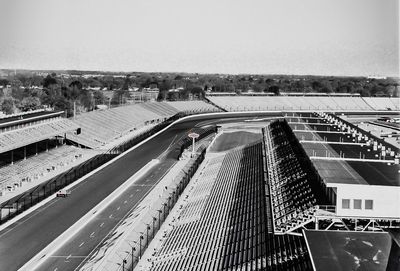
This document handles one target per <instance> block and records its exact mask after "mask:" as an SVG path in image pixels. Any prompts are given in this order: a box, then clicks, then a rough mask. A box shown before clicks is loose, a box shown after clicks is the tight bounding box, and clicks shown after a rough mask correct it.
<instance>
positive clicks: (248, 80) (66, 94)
mask: <svg viewBox="0 0 400 271" xmlns="http://www.w3.org/2000/svg"><path fill="white" fill-rule="evenodd" d="M71 73H72V74H74V76H68V75H70V74H71ZM87 73H88V72H77V71H71V72H66V73H63V74H61V73H60V72H58V73H56V72H49V73H47V74H46V75H42V74H39V73H36V72H32V71H29V72H19V73H17V74H13V73H11V74H9V75H7V76H4V77H2V78H0V87H2V88H1V91H0V106H1V108H0V109H1V111H3V112H4V113H6V114H10V113H14V112H16V111H28V110H32V109H38V108H42V107H51V108H54V109H56V110H64V111H65V112H66V114H67V116H71V115H72V114H73V108H74V105H75V107H76V108H77V110H78V111H90V110H94V109H95V107H96V105H99V104H107V105H111V106H115V105H118V104H123V103H126V102H127V101H129V99H130V96H131V94H130V93H131V91H132V90H133V89H139V90H142V89H144V88H152V89H155V88H157V89H158V90H159V95H158V100H185V99H188V98H189V97H196V98H199V99H201V98H203V97H204V95H205V94H206V92H208V91H211V92H225V93H236V94H241V93H246V92H255V93H273V94H275V95H279V94H281V93H282V92H302V93H303V92H306V93H310V92H316V93H321V92H323V93H333V92H338V93H359V94H360V95H361V96H364V97H368V96H390V97H399V82H398V80H397V79H393V78H386V79H369V78H365V77H326V76H290V75H221V74H188V73H139V72H135V73H124V74H107V73H100V72H91V73H93V74H96V75H93V76H90V75H88V74H87ZM65 74H66V75H67V76H66V75H65ZM116 75H117V76H116ZM171 90H175V91H171Z"/></svg>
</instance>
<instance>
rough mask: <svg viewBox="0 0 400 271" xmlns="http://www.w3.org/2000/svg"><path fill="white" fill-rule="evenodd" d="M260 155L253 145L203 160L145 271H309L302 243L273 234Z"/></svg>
mask: <svg viewBox="0 0 400 271" xmlns="http://www.w3.org/2000/svg"><path fill="white" fill-rule="evenodd" d="M262 153H263V150H262V144H261V143H253V144H249V145H247V146H245V147H240V148H235V149H234V150H231V151H228V152H224V153H222V154H220V153H217V154H215V153H214V154H212V155H211V156H210V157H209V158H208V159H207V161H206V162H205V164H204V166H203V168H202V171H201V172H200V173H199V175H197V178H196V177H195V179H194V182H195V183H194V185H193V187H192V188H191V191H190V192H189V194H188V195H187V196H186V197H185V200H184V201H185V202H184V203H183V204H184V207H183V208H181V210H180V211H179V214H175V215H174V216H175V217H177V219H176V220H175V224H174V226H173V229H172V230H171V231H170V232H168V233H167V234H166V235H164V238H163V240H162V245H161V247H159V250H158V251H156V252H155V253H154V254H153V256H152V257H151V259H148V260H149V261H150V262H151V266H149V267H148V269H149V270H233V269H235V270H236V269H249V270H264V269H266V268H271V269H282V270H283V269H284V270H308V269H309V268H310V263H309V261H308V258H307V252H306V248H305V243H304V241H303V240H302V238H301V237H299V236H293V235H290V236H289V235H286V236H284V235H281V236H278V235H275V234H274V233H273V231H272V226H271V223H272V220H271V215H270V210H269V209H268V208H267V205H266V201H265V195H266V194H268V191H266V189H265V185H264V177H263V162H262ZM238 165H240V166H238ZM178 204H179V203H178ZM156 238H157V237H156Z"/></svg>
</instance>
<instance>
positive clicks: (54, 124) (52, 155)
mask: <svg viewBox="0 0 400 271" xmlns="http://www.w3.org/2000/svg"><path fill="white" fill-rule="evenodd" d="M63 114H64V112H62V111H61V112H53V111H44V110H39V111H34V112H31V113H29V112H26V113H22V114H21V115H13V116H10V117H6V118H2V119H1V120H0V161H1V163H0V209H1V215H0V221H3V219H4V217H5V216H9V215H11V214H12V213H13V212H15V208H14V207H15V206H13V205H12V204H11V205H10V203H13V199H15V198H18V197H19V196H20V195H23V194H24V193H26V192H27V191H30V190H32V189H35V187H37V186H39V185H40V184H41V183H46V182H47V181H49V180H50V179H52V178H54V177H55V176H57V175H59V174H61V173H62V172H65V171H67V170H69V169H71V168H72V167H75V166H77V165H79V164H81V163H83V162H85V161H87V160H88V159H90V158H92V157H94V156H95V155H96V152H93V151H89V150H82V149H79V148H76V147H72V146H67V145H64V144H65V143H66V141H65V140H64V139H65V135H66V133H69V132H71V133H76V134H77V133H79V129H80V127H79V126H78V125H76V124H75V123H73V122H72V121H70V120H69V119H66V118H63V117H62V116H63ZM5 206H7V207H6V208H4V207H5ZM17 209H18V208H17Z"/></svg>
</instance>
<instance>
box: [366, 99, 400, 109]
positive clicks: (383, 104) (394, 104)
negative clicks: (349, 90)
mask: <svg viewBox="0 0 400 271" xmlns="http://www.w3.org/2000/svg"><path fill="white" fill-rule="evenodd" d="M363 99H364V101H365V102H366V103H367V104H368V105H369V106H371V107H372V108H373V109H375V110H388V109H389V110H400V99H399V98H387V97H365V98H363Z"/></svg>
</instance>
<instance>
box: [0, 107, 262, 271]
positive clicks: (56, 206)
mask: <svg viewBox="0 0 400 271" xmlns="http://www.w3.org/2000/svg"><path fill="white" fill-rule="evenodd" d="M258 115H259V114H258ZM220 118H221V117H200V116H199V117H197V118H195V120H191V121H186V122H181V123H178V124H175V125H174V126H172V127H170V128H169V129H168V130H166V131H165V132H163V133H161V134H159V135H158V136H156V137H154V138H153V139H151V140H149V141H148V142H146V143H145V144H143V145H141V146H140V147H138V148H137V149H135V150H133V151H131V152H129V153H128V154H126V155H125V156H123V157H121V158H120V159H118V160H117V161H116V162H114V163H112V164H110V165H108V166H107V167H105V168H103V169H102V170H100V171H98V172H97V173H95V174H93V175H92V176H90V177H89V178H87V179H86V180H85V181H83V182H81V183H80V184H79V185H77V186H75V187H74V189H73V191H72V194H71V196H70V197H69V198H68V199H60V198H56V199H54V200H52V201H50V202H49V203H48V204H46V205H44V206H43V207H41V208H39V209H37V210H36V211H34V212H32V213H31V214H29V215H27V216H26V217H24V218H23V219H22V220H20V221H18V222H16V223H14V224H12V225H10V226H9V227H8V228H6V229H4V230H3V231H1V232H0V271H3V270H4V271H12V270H18V269H19V268H20V267H22V266H23V265H24V264H25V263H26V262H27V261H29V260H30V259H31V258H32V257H33V256H35V255H36V254H38V253H39V252H40V251H41V250H42V249H44V248H45V247H46V246H47V245H48V244H49V243H51V242H52V241H53V240H54V239H55V238H57V237H58V236H59V235H60V234H62V233H63V232H64V231H65V230H67V229H68V228H69V227H70V226H72V225H73V224H74V223H75V222H76V221H77V220H79V219H80V218H81V217H82V216H83V215H85V214H86V213H87V212H88V211H90V210H91V209H92V208H93V207H94V206H96V205H97V204H98V203H99V202H100V201H101V200H103V199H104V198H105V197H107V196H108V195H109V194H110V193H111V192H112V191H114V190H115V189H116V188H117V187H119V186H120V185H121V184H122V183H123V182H125V181H126V180H127V179H129V177H131V176H132V175H134V174H135V173H136V172H137V171H138V170H140V169H141V168H142V167H143V166H144V165H146V164H147V163H148V162H149V161H150V160H151V159H154V158H156V157H158V156H159V155H160V154H162V153H163V152H164V151H165V150H166V149H167V148H168V146H169V145H170V144H171V142H172V141H173V140H174V139H176V138H179V137H180V136H183V135H184V134H186V133H187V131H188V130H189V129H191V128H192V127H195V126H197V127H198V126H199V125H197V124H198V123H201V122H203V121H205V120H210V121H209V122H208V123H207V124H211V123H212V122H215V120H216V121H217V122H220V120H219V119H220ZM233 120H236V121H237V120H238V118H232V119H231V120H230V121H233ZM225 121H226V122H229V120H224V122H225ZM202 124H203V123H202ZM157 181H158V179H157V178H155V179H152V180H151V181H149V182H148V185H153V184H154V183H155V182H157ZM137 192H138V193H132V195H133V196H132V197H133V199H132V202H131V204H136V203H137V202H138V201H140V200H141V199H142V197H143V196H144V195H145V194H146V193H147V192H148V190H146V189H142V190H141V191H137ZM139 192H140V193H139ZM135 202H136V203H135ZM100 232H101V234H100ZM106 234H108V232H105V231H104V232H103V231H99V234H98V235H96V240H101V239H102V238H101V236H103V238H104V237H105V236H106ZM93 238H94V237H93ZM93 241H94V240H93ZM94 243H95V242H93V244H94ZM86 245H87V247H88V244H86ZM78 246H79V245H78ZM82 246H84V245H82ZM85 253H86V251H85ZM63 256H64V255H63ZM67 256H69V255H67ZM78 256H85V255H78ZM70 259H74V261H75V259H78V258H72V257H70ZM80 259H81V261H82V260H83V259H84V258H80ZM71 261H72V260H71ZM51 266H53V265H51ZM52 270H54V269H52ZM58 270H60V269H58Z"/></svg>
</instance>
